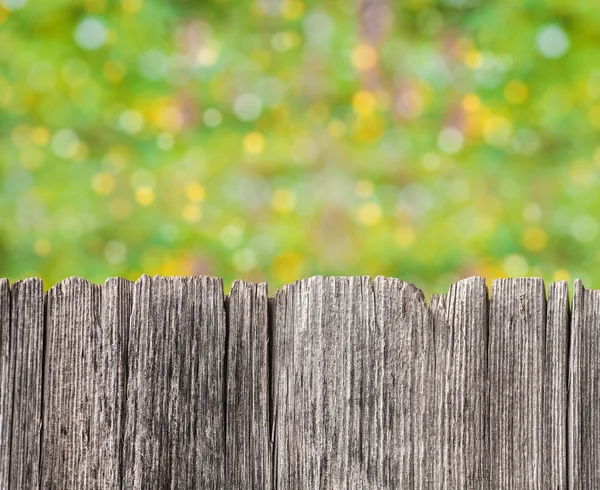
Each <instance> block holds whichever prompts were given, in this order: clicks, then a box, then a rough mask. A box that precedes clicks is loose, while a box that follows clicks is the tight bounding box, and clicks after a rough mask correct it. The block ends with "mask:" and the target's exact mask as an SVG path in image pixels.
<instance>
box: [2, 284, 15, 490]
mask: <svg viewBox="0 0 600 490" xmlns="http://www.w3.org/2000/svg"><path fill="white" fill-rule="evenodd" d="M13 352H15V349H14V347H13V341H12V337H11V329H10V285H9V283H8V280H6V279H0V488H8V487H9V482H10V441H11V436H12V413H13V412H12V399H13V383H14V379H15V377H14V372H13V371H14V369H13V365H14V362H13V359H12V355H13Z"/></svg>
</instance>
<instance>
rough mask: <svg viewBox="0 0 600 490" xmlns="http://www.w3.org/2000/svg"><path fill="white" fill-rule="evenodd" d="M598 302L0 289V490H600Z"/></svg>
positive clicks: (535, 290) (263, 290)
mask: <svg viewBox="0 0 600 490" xmlns="http://www.w3.org/2000/svg"><path fill="white" fill-rule="evenodd" d="M599 327H600V291H592V290H586V289H585V288H584V287H583V285H582V284H581V282H580V281H579V280H576V281H575V286H574V293H573V305H572V308H571V307H570V302H569V291H568V285H567V283H566V282H564V281H563V282H559V283H553V284H550V285H549V287H548V296H547V298H546V290H545V287H544V283H543V281H542V280H541V279H538V278H518V279H498V280H495V281H493V284H492V288H491V294H490V292H489V291H488V288H487V286H486V282H485V280H484V279H483V278H480V277H472V278H467V279H464V280H462V281H459V282H457V283H456V284H452V285H451V286H450V288H449V290H448V292H447V293H445V294H442V295H433V296H432V297H431V300H430V304H429V305H428V304H427V302H426V299H425V297H424V295H423V293H422V292H421V291H420V290H419V289H418V288H417V287H415V286H413V285H412V284H409V283H406V282H404V281H401V280H399V279H392V278H385V277H376V278H375V279H373V280H372V279H371V278H370V277H367V276H360V277H322V276H314V277H311V278H308V279H303V280H300V281H297V282H295V283H293V284H289V285H286V286H283V287H282V288H281V289H279V290H278V291H276V293H275V296H274V297H273V298H268V292H267V285H266V284H265V283H261V284H255V283H248V282H244V281H236V282H235V283H234V285H233V287H232V289H231V292H230V294H229V295H227V296H226V295H225V294H224V292H223V283H222V280H221V279H220V278H215V277H206V276H197V277H188V278H181V277H168V278H167V277H159V276H156V277H148V276H142V277H141V278H140V279H139V280H138V281H137V282H135V283H132V282H129V281H126V280H124V279H119V278H112V279H109V280H107V281H106V282H105V283H104V284H102V285H94V284H91V283H89V282H88V281H86V280H83V279H79V278H69V279H66V280H65V281H63V282H61V283H59V284H57V285H56V286H54V287H53V288H51V289H50V290H49V291H48V292H47V293H46V294H45V295H44V293H43V286H42V283H41V281H40V280H38V279H26V280H24V281H19V282H16V283H14V284H13V285H9V283H8V281H6V280H0V489H5V488H6V489H12V488H14V489H21V488H44V489H80V488H92V489H96V488H97V489H113V488H114V489H120V488H134V489H146V488H157V489H162V488H169V489H181V488H207V489H247V488H254V489H261V490H262V489H267V490H275V489H282V490H292V489H298V490H300V489H306V488H311V489H312V488H314V489H321V488H322V489H377V490H379V489H382V490H392V489H397V488H408V489H446V490H449V489H463V488H464V489H505V488H515V489H521V488H523V489H553V490H554V489H567V488H577V489H591V488H600V469H598V468H599V466H598V464H597V462H598V461H599V460H600V436H599V435H598V434H600V386H599V384H600V369H599V367H598V366H599V365H598V358H599V357H600V331H599Z"/></svg>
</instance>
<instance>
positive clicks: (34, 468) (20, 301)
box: [0, 279, 44, 488]
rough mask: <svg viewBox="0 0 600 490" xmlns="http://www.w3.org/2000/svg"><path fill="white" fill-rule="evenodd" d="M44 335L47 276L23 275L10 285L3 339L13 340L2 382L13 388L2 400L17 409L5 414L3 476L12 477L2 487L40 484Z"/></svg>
mask: <svg viewBox="0 0 600 490" xmlns="http://www.w3.org/2000/svg"><path fill="white" fill-rule="evenodd" d="M4 287H6V286H4ZM4 294H6V293H5V291H4ZM4 301H6V296H4ZM5 332H6V330H5ZM43 339H44V295H43V286H42V281H41V280H40V279H25V280H24V281H18V282H16V283H14V284H12V286H11V287H10V327H9V330H8V335H7V338H5V339H3V343H4V342H5V341H7V344H8V345H7V347H8V364H7V366H5V365H4V362H3V366H4V367H2V368H1V370H2V371H3V374H2V383H3V387H4V383H5V381H8V383H7V388H8V389H7V392H6V393H4V394H3V399H4V397H5V396H6V397H7V398H6V403H5V402H4V401H3V402H2V405H5V406H6V407H7V408H8V410H10V411H11V412H12V414H8V413H6V414H3V415H2V429H1V432H2V434H1V435H0V440H2V441H3V442H2V447H1V449H2V457H1V458H0V459H3V460H5V461H6V460H8V472H7V473H6V463H4V464H3V465H2V467H3V468H4V470H3V475H2V481H3V483H4V482H7V485H6V487H2V488H37V487H38V485H39V482H40V474H39V473H40V471H39V458H40V430H41V425H42V418H41V417H42V370H43ZM2 350H3V352H4V351H5V348H4V347H3V349H2ZM4 359H5V358H4V356H3V361H4ZM7 377H8V379H7ZM10 378H12V380H10ZM3 391H4V390H3ZM11 391H12V392H11ZM7 441H9V446H8V448H7V446H6V442H7ZM7 449H8V451H7V452H5V451H6V450H7Z"/></svg>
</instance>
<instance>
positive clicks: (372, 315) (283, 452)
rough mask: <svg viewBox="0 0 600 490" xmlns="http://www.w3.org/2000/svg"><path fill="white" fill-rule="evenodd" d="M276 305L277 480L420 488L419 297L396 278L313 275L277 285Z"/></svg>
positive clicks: (423, 364) (423, 482) (426, 398)
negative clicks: (373, 278)
mask: <svg viewBox="0 0 600 490" xmlns="http://www.w3.org/2000/svg"><path fill="white" fill-rule="evenodd" d="M275 308H276V313H275V325H274V332H273V342H274V347H273V349H274V350H273V369H274V387H273V390H274V391H273V393H274V410H275V412H274V431H275V432H274V456H273V458H274V465H275V467H274V472H275V474H274V479H275V487H276V488H278V489H304V488H349V489H354V488H378V489H388V488H389V489H392V488H426V487H427V486H428V485H429V483H430V482H431V481H432V477H433V476H432V474H431V471H432V470H431V468H432V463H430V459H428V458H427V455H426V453H425V448H426V447H428V437H430V435H431V434H430V431H429V428H428V424H427V422H428V420H429V419H430V418H432V416H433V414H432V412H431V411H432V408H431V403H430V402H432V401H433V400H432V393H433V382H432V381H431V380H432V379H433V368H434V364H433V352H432V349H433V339H432V331H431V322H430V317H429V315H428V311H427V307H426V303H425V300H424V297H423V294H422V293H421V292H420V291H419V290H417V289H416V288H415V287H414V286H412V285H409V284H407V283H404V282H402V281H399V280H395V279H388V278H383V277H377V278H376V279H375V281H374V283H371V280H370V278H369V277H328V278H323V277H321V276H315V277H312V278H309V279H306V280H303V281H298V282H296V283H294V284H292V285H287V286H284V288H283V290H281V291H278V293H277V295H276V302H275Z"/></svg>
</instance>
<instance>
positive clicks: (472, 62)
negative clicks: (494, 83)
mask: <svg viewBox="0 0 600 490" xmlns="http://www.w3.org/2000/svg"><path fill="white" fill-rule="evenodd" d="M482 63H483V55H482V54H481V53H480V52H479V51H477V50H476V49H471V50H469V51H467V53H466V54H465V65H467V66H468V67H469V68H479V67H480V66H481V65H482Z"/></svg>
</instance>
